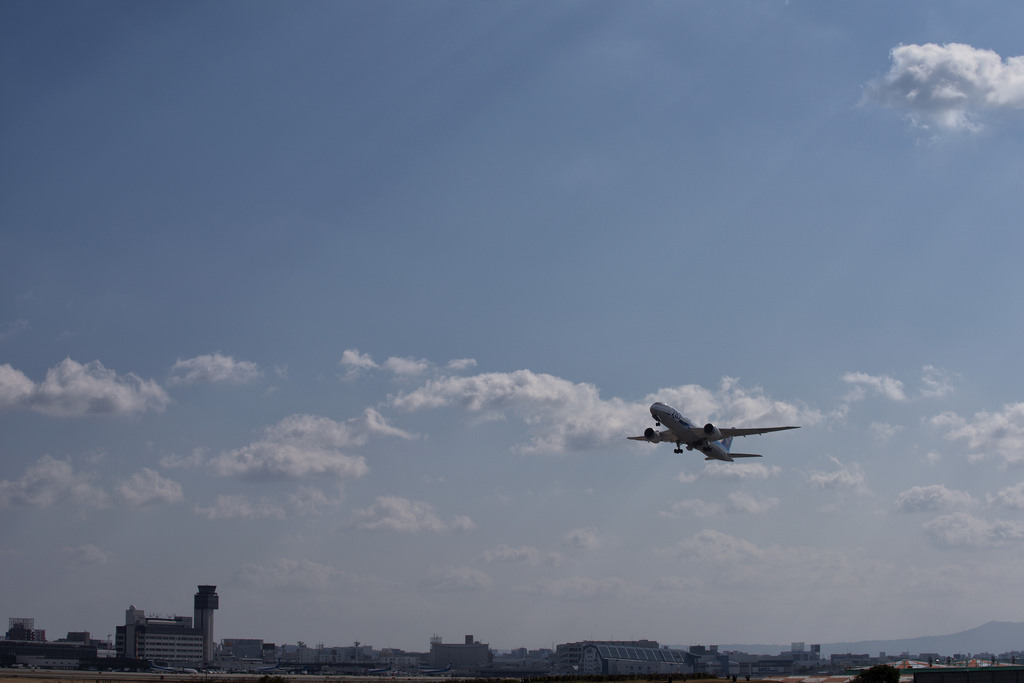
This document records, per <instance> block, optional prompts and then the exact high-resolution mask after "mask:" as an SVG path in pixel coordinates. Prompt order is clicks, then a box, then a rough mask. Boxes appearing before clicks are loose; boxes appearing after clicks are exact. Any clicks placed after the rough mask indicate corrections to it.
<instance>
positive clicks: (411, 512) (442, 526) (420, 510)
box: [352, 496, 476, 533]
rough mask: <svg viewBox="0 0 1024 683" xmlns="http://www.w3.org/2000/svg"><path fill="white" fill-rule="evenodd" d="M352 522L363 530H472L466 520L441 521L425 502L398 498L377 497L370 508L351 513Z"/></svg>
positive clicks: (469, 522) (460, 516) (413, 531)
mask: <svg viewBox="0 0 1024 683" xmlns="http://www.w3.org/2000/svg"><path fill="white" fill-rule="evenodd" d="M352 522H353V523H354V524H355V525H356V526H357V527H359V528H360V529H364V530H366V531H399V532H404V533H417V532H421V531H429V532H434V533H439V532H444V531H469V530H472V529H475V528H476V525H475V524H474V523H473V520H471V519H470V518H469V517H466V516H464V515H459V516H456V517H453V518H451V519H448V520H445V519H442V518H441V517H440V516H439V515H438V514H437V513H436V512H435V511H434V507H433V506H432V505H430V504H429V503H423V502H418V501H413V500H409V499H407V498H401V497H398V496H378V497H377V499H376V500H375V501H374V503H373V505H370V506H369V507H365V508H360V509H358V510H356V511H355V512H354V513H353V516H352Z"/></svg>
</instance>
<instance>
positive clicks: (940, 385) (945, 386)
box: [921, 365, 953, 398]
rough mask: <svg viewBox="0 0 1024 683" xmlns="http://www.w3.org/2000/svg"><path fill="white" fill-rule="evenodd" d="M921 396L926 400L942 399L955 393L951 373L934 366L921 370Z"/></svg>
mask: <svg viewBox="0 0 1024 683" xmlns="http://www.w3.org/2000/svg"><path fill="white" fill-rule="evenodd" d="M921 371H922V373H923V375H922V376H921V382H922V383H923V384H924V386H923V387H922V388H921V395H922V396H923V397H925V398H942V397H943V396H948V395H950V394H952V393H953V380H952V378H951V377H950V375H949V373H947V372H946V371H945V370H941V369H939V368H937V367H935V366H934V365H926V366H924V367H923V368H922V369H921Z"/></svg>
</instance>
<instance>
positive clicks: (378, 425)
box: [363, 408, 419, 441]
mask: <svg viewBox="0 0 1024 683" xmlns="http://www.w3.org/2000/svg"><path fill="white" fill-rule="evenodd" d="M363 424H364V425H365V427H366V429H367V431H369V432H371V433H374V434H383V435H385V436H397V437H398V438H400V439H406V440H407V441H411V440H413V439H416V438H419V437H418V436H417V435H416V434H412V433H411V432H407V431H405V430H402V429H399V428H397V427H392V426H391V425H390V424H388V422H387V420H385V419H384V416H383V415H381V414H380V412H379V411H377V410H376V409H375V408H367V409H366V410H364V411H363Z"/></svg>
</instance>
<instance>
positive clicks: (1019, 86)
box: [864, 43, 1024, 131]
mask: <svg viewBox="0 0 1024 683" xmlns="http://www.w3.org/2000/svg"><path fill="white" fill-rule="evenodd" d="M890 58H891V60H892V65H891V67H890V68H889V71H888V73H886V74H885V75H884V76H882V77H881V78H878V79H875V80H873V81H871V82H870V83H868V85H867V87H866V88H865V92H864V95H865V100H866V101H868V102H874V103H876V104H879V105H881V106H883V107H890V108H892V109H896V110H898V111H901V112H903V113H904V114H905V115H906V116H907V118H908V119H909V120H910V121H911V123H913V124H914V125H917V126H921V127H925V128H927V127H929V126H930V125H936V126H938V127H940V128H946V129H950V130H969V131H973V130H978V129H980V128H981V125H980V124H979V122H978V118H979V116H981V115H982V114H983V113H985V112H987V111H995V110H1000V109H1020V108H1022V107H1024V57H1009V58H1007V59H1006V60H1005V61H1004V60H1003V59H1002V58H1001V57H1000V56H999V54H998V53H996V52H994V51H992V50H983V49H979V48H975V47H972V46H970V45H964V44H962V43H947V44H945V45H936V44H935V43H927V44H924V45H900V46H898V47H895V48H893V49H892V51H891V52H890Z"/></svg>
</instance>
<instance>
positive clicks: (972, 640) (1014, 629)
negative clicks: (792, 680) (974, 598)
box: [718, 621, 1024, 658]
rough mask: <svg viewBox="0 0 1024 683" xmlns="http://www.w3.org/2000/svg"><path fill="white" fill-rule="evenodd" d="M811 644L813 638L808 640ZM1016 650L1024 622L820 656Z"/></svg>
mask: <svg viewBox="0 0 1024 683" xmlns="http://www.w3.org/2000/svg"><path fill="white" fill-rule="evenodd" d="M806 642H807V647H810V645H811V643H812V642H813V641H806ZM790 647H792V645H791V644H786V645H749V644H748V645H719V646H718V649H719V650H738V651H740V652H749V653H750V654H765V655H777V654H779V653H780V652H789V649H790ZM1013 650H1017V651H1021V652H1024V622H1018V621H990V622H988V623H987V624H984V625H982V626H978V627H977V628H972V629H970V630H968V631H961V632H960V633H953V634H950V635H948V636H921V637H919V638H899V639H896V640H860V641H857V642H850V643H821V656H822V657H824V658H827V657H830V656H831V655H833V654H844V653H847V652H852V653H853V654H869V655H871V656H872V657H877V656H878V654H879V653H880V652H884V653H885V654H886V655H900V654H901V653H903V652H909V653H910V654H911V656H916V655H918V654H920V653H922V652H937V653H938V654H940V655H943V656H949V655H955V654H978V653H981V652H985V653H990V654H995V655H999V654H1002V653H1004V652H1012V651H1013Z"/></svg>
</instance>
